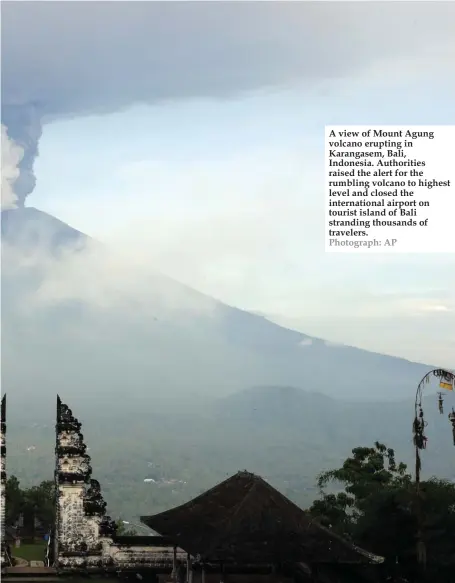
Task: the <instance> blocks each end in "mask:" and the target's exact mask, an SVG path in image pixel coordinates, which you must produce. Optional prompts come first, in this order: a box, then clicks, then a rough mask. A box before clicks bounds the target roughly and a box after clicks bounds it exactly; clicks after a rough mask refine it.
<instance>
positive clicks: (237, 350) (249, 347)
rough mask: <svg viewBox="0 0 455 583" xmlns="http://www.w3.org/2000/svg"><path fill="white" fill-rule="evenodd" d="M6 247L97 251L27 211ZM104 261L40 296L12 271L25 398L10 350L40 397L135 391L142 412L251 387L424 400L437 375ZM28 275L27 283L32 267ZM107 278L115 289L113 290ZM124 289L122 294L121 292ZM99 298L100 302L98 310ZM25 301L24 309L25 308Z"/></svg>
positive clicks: (14, 218)
mask: <svg viewBox="0 0 455 583" xmlns="http://www.w3.org/2000/svg"><path fill="white" fill-rule="evenodd" d="M3 212H5V211H3ZM2 241H3V242H6V243H7V244H8V247H10V248H12V249H13V250H15V251H18V252H20V251H21V250H25V251H27V250H28V249H29V248H30V246H31V245H32V246H33V245H34V246H35V247H34V248H38V249H40V251H41V252H42V254H43V255H44V256H46V254H48V255H52V254H54V253H56V252H57V250H58V249H61V248H63V249H65V248H66V247H69V248H71V246H72V245H74V243H76V244H77V246H78V249H80V248H81V247H82V248H83V247H84V245H86V244H87V243H90V242H91V241H92V239H90V237H88V236H87V235H85V234H83V233H81V232H80V231H77V230H76V229H73V228H72V227H70V226H68V225H66V224H65V223H64V222H62V221H59V220H58V219H56V218H55V217H52V216H51V215H48V214H47V213H43V212H42V211H39V210H37V209H34V208H32V207H25V208H24V209H17V210H13V211H7V214H6V215H4V214H3V213H2ZM21 246H22V247H21ZM103 253H107V251H106V250H105V249H103ZM2 254H3V251H2ZM104 257H106V259H107V258H108V255H105V256H103V262H102V263H98V264H96V265H95V267H93V265H92V266H90V263H89V262H88V261H87V266H86V265H85V263H84V259H85V256H84V255H83V253H82V255H81V258H80V265H78V269H79V271H77V272H76V274H74V273H72V274H71V276H72V277H73V279H70V280H69V282H68V281H66V279H65V277H66V274H65V271H64V269H63V268H64V267H65V263H64V261H63V262H60V264H59V269H58V270H57V271H56V276H55V274H54V273H53V274H52V275H53V276H55V277H54V278H53V279H52V278H51V279H50V280H49V277H48V275H47V273H45V274H44V275H42V276H41V279H40V280H39V281H38V282H34V284H33V285H34V286H35V287H34V288H33V285H31V284H30V282H29V281H28V280H27V278H25V279H20V278H18V276H17V273H15V272H14V271H13V272H12V273H7V274H3V273H2V287H3V286H4V287H5V289H6V290H7V291H8V293H6V294H5V297H2V304H3V314H4V315H6V317H5V318H4V322H2V329H3V334H4V336H3V337H4V339H5V340H6V342H5V345H6V351H5V352H6V354H9V355H10V356H11V361H10V360H8V361H7V364H6V366H5V368H6V372H5V382H6V386H7V387H8V386H9V385H13V386H14V384H17V382H18V380H17V379H18V378H19V379H21V381H20V383H19V384H20V385H22V386H23V385H24V384H25V383H26V381H27V379H28V377H27V375H26V373H24V372H20V368H22V369H23V368H24V366H23V365H24V362H21V361H20V359H19V361H18V359H17V358H16V361H15V357H14V355H13V354H12V350H13V348H12V346H13V344H16V345H17V346H20V347H21V350H20V356H21V358H22V360H23V361H24V360H25V361H26V362H27V363H28V367H27V370H30V371H33V375H34V376H33V383H34V384H36V383H38V384H39V385H41V386H43V390H45V392H46V394H51V391H53V390H54V389H53V387H55V388H56V389H58V390H60V389H59V387H61V384H62V383H66V384H67V385H68V392H69V393H72V392H74V393H75V394H76V395H77V396H78V397H80V396H81V395H82V394H85V392H91V393H92V394H93V390H92V389H89V387H90V386H91V385H93V386H97V391H96V395H98V394H99V395H100V398H101V395H102V396H103V397H102V398H106V397H107V396H108V395H111V396H115V395H117V394H120V392H121V391H122V387H123V386H125V385H126V386H129V387H130V390H132V391H133V393H134V394H135V395H136V397H137V398H139V397H140V398H141V399H145V401H147V399H148V398H149V399H152V397H153V394H156V392H157V391H161V392H170V393H172V392H173V391H174V392H175V394H176V395H177V394H185V393H186V394H191V392H192V391H194V392H201V393H205V394H207V395H209V394H214V395H215V396H216V395H227V394H230V393H233V392H236V391H238V390H240V389H242V388H243V387H245V386H255V385H260V386H261V385H280V386H281V385H289V386H299V387H302V388H306V389H310V390H312V391H314V392H319V393H323V394H326V395H331V396H338V397H341V398H344V399H348V400H349V399H351V400H365V401H372V400H378V399H379V400H382V399H391V400H396V399H402V398H406V397H409V396H410V395H413V394H415V389H416V386H417V384H418V382H419V381H420V379H421V378H422V376H423V375H424V374H425V373H426V372H428V370H430V367H429V366H427V365H423V364H420V363H414V362H412V361H409V360H406V359H402V358H399V357H394V356H387V355H383V354H379V353H375V352H371V351H368V350H364V349H361V348H354V347H349V346H346V345H339V344H333V343H329V342H326V341H324V340H322V339H318V338H314V337H311V336H309V335H307V334H304V333H302V332H298V331H296V330H290V329H288V328H285V327H284V326H280V325H278V324H275V323H274V322H271V321H269V320H268V319H266V318H264V317H262V316H258V315H256V314H253V313H251V312H248V311H245V310H242V309H239V308H235V307H232V306H228V305H226V304H223V303H222V302H220V301H218V300H215V299H213V298H210V297H209V296H206V295H204V294H202V293H200V292H197V291H196V290H191V288H187V287H186V286H184V285H182V284H180V283H178V282H175V281H174V280H172V279H170V278H167V276H161V275H160V274H156V275H154V276H153V277H150V278H148V279H146V280H144V282H142V283H141V285H142V287H141V288H137V287H135V285H136V283H134V282H133V283H130V280H131V279H132V277H133V276H132V272H127V273H126V274H124V273H121V272H120V273H118V274H116V273H115V270H116V269H117V264H115V263H114V264H113V268H112V269H106V270H105V272H103V271H102V269H101V268H103V269H104ZM24 269H25V272H26V273H28V272H29V271H30V267H29V265H28V264H27V263H26V264H25V268H24ZM90 269H91V270H92V271H90ZM106 274H107V275H108V276H109V279H106V281H104V280H103V277H106ZM57 276H58V277H57ZM81 277H83V278H84V280H83V281H82V282H81ZM46 278H47V279H46ZM125 282H126V284H125ZM62 283H63V284H66V287H65V289H64V291H65V293H73V291H74V289H75V288H77V291H78V292H84V294H85V295H84V296H83V297H82V298H77V299H78V301H77V302H73V303H72V304H71V302H70V303H68V302H66V303H65V301H64V300H63V299H62V296H61V295H60V296H59V295H58V293H57V292H56V290H57V289H59V288H57V287H56V286H60V287H61V286H62ZM118 284H122V285H123V286H124V287H123V288H121V290H120V291H118V290H117V288H116V286H117V285H118ZM125 285H126V288H125ZM27 286H28V287H27ZM97 286H98V287H99V288H100V289H98V288H97ZM160 286H161V288H162V289H161V288H160ZM124 288H125V289H126V292H125V293H124V297H123V296H122V293H123V292H124ZM43 290H44V291H43ZM93 290H95V291H97V292H99V293H98V296H97V297H96V300H97V302H96V303H95V302H94V301H93V293H92V292H93ZM44 292H46V293H52V294H53V296H52V297H51V300H52V303H50V304H46V305H45V306H44V307H43V306H41V305H40V307H39V309H38V308H36V309H32V308H29V309H28V310H24V307H23V306H24V305H28V303H29V300H30V298H32V299H33V298H35V297H36V294H37V293H38V294H41V296H43V294H44ZM21 293H24V294H25V295H24V298H26V299H25V300H23V301H22V303H21V302H19V300H18V298H20V297H21V296H20V294H21ZM27 294H28V295H27ZM54 296H55V297H54ZM70 297H71V296H70ZM118 298H120V299H118ZM171 303H173V304H174V305H172V306H169V305H165V304H171ZM193 308H194V309H193ZM50 331H52V332H51V333H50ZM8 339H9V340H14V342H8ZM49 355H52V356H53V358H55V362H54V365H53V368H52V366H50V365H49V366H48V367H47V369H46V367H43V362H45V361H46V360H48V359H49ZM76 370H77V375H76V376H77V377H78V378H79V380H80V384H79V386H77V385H76V381H75V371H76ZM30 374H32V373H31V372H30ZM24 375H25V376H24ZM28 382H32V381H31V379H30V380H29V381H28Z"/></svg>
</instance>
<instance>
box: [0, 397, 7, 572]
mask: <svg viewBox="0 0 455 583" xmlns="http://www.w3.org/2000/svg"><path fill="white" fill-rule="evenodd" d="M0 447H1V457H0V460H1V461H0V466H1V467H0V471H1V479H0V504H1V506H0V537H1V539H0V540H1V551H0V562H1V564H2V565H3V564H4V563H6V545H5V502H6V395H3V397H2V401H1V413H0Z"/></svg>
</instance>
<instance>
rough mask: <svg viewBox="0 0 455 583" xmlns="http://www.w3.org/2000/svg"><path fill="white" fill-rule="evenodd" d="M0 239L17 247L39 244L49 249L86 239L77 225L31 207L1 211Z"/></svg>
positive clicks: (29, 247) (53, 249)
mask: <svg viewBox="0 0 455 583" xmlns="http://www.w3.org/2000/svg"><path fill="white" fill-rule="evenodd" d="M1 224H2V243H8V244H9V245H13V246H15V247H21V248H23V249H24V248H27V249H31V248H37V247H38V248H41V249H45V250H47V251H49V252H51V251H55V250H56V249H58V248H61V247H65V246H74V245H75V244H78V243H81V244H83V243H84V242H85V241H86V240H87V239H88V237H87V235H84V234H83V233H81V232H80V231H78V230H77V229H73V227H70V226H69V225H67V224H66V223H64V222H62V221H60V220H59V219H56V218H55V217H53V216H51V215H49V214H47V213H44V212H42V211H40V210H38V209H36V208H34V207H22V208H17V209H10V210H4V211H2V215H1Z"/></svg>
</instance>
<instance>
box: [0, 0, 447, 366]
mask: <svg viewBox="0 0 455 583" xmlns="http://www.w3.org/2000/svg"><path fill="white" fill-rule="evenodd" d="M4 4H7V5H9V8H8V12H6V16H5V15H4V17H3V20H4V21H5V18H6V19H7V23H6V24H9V26H8V28H6V24H5V22H4V26H5V33H7V34H6V37H5V38H4V39H3V47H2V49H3V55H6V57H5V56H4V57H3V58H4V59H5V62H4V63H2V66H3V69H4V81H3V95H2V97H3V101H4V102H5V100H6V103H7V104H10V105H14V106H20V107H24V110H25V109H26V108H29V107H30V104H33V107H34V108H35V109H34V111H35V110H36V111H37V112H38V114H39V117H40V119H41V120H42V122H43V128H42V136H41V138H40V141H39V156H38V157H37V158H36V161H35V165H34V175H35V176H36V187H35V188H34V190H33V191H32V192H31V193H29V194H28V196H27V198H26V203H25V204H26V205H29V206H35V207H37V208H39V209H41V210H44V211H46V212H49V213H51V214H53V215H55V216H56V217H58V218H59V219H61V220H63V221H65V222H67V223H68V224H70V225H71V226H73V227H75V228H77V229H80V230H81V231H83V232H85V233H87V234H88V235H90V236H92V237H94V238H95V239H98V240H100V241H102V242H105V243H106V244H108V245H110V246H111V247H112V248H113V249H118V250H121V251H122V252H124V253H125V252H126V253H128V254H130V255H131V256H135V257H139V258H140V259H141V260H142V261H144V262H146V263H147V264H148V265H150V266H152V267H153V268H154V269H156V270H158V271H161V272H164V273H166V274H168V275H170V276H172V277H173V278H175V279H177V280H179V281H181V282H183V283H185V284H187V285H189V286H191V287H193V288H195V289H197V290H200V291H202V292H204V293H206V294H208V295H211V296H213V297H215V298H217V299H220V300H222V301H224V302H226V303H228V304H230V305H234V306H237V307H240V308H243V309H247V310H251V311H256V312H260V313H262V314H266V315H268V316H269V317H270V318H271V319H273V320H274V321H276V322H278V323H281V324H283V325H286V326H289V327H293V328H296V329H298V330H301V331H303V332H305V333H307V334H311V335H315V336H319V337H323V338H326V339H328V340H330V341H333V342H342V343H346V344H351V345H354V346H360V347H362V348H367V349H371V350H376V351H380V352H384V353H387V354H392V355H397V356H404V357H406V358H410V359H412V360H417V361H422V362H426V363H429V364H435V365H441V366H447V367H453V366H454V365H455V358H454V354H455V293H454V287H455V259H454V257H453V255H449V254H426V255H423V254H420V255H417V254H409V255H403V254H396V255H390V254H387V255H381V254H375V255H372V256H370V257H368V256H365V255H364V254H362V255H360V254H359V255H355V254H327V253H325V252H324V236H323V235H324V232H323V228H324V223H323V220H324V184H323V166H324V160H323V153H324V145H323V136H324V126H325V125H331V124H340V125H344V124H346V125H347V124H372V125H377V124H403V125H404V124H414V125H418V124H424V125H431V124H455V113H454V110H453V103H454V97H455V75H454V72H455V70H454V69H455V41H454V40H453V38H452V35H451V31H453V24H454V15H455V11H454V6H453V4H452V5H450V4H451V3H437V2H432V3H425V2H420V3H414V2H406V3H394V6H393V5H392V3H375V2H371V3H370V2H368V3H366V2H365V3H363V2H362V3H359V2H356V3H341V2H333V3H331V2H324V3H322V2H315V3H310V2H308V3H286V2H284V3H280V4H281V7H280V4H279V3H249V2H245V3H241V4H243V6H240V3H234V2H231V3H221V2H213V3H193V2H188V3H173V2H168V3H154V2H152V3H141V2H139V3H132V2H118V3H117V2H114V3H109V4H110V6H111V8H109V7H106V4H105V3H102V2H91V3H88V2H74V3H73V2H40V3H36V4H35V3H28V2H21V4H22V5H23V6H25V7H26V9H27V10H28V12H27V11H26V9H25V8H15V9H13V8H14V7H11V5H17V4H18V3H17V2H5V3H4ZM89 4H91V6H89ZM103 4H104V6H103ZM141 4H142V7H140V6H139V5H141ZM261 4H262V6H260V5H261ZM37 5H38V6H37ZM146 5H154V7H153V6H152V7H150V6H149V7H147V6H146ZM216 5H218V8H217V6H216ZM131 7H132V8H131ZM160 7H161V8H160ZM64 10H66V12H62V11H64ZM68 10H69V11H74V14H73V15H72V16H71V17H69V12H68ZM142 10H145V11H147V10H150V11H151V12H150V13H142V12H141V11H142ZM153 10H155V12H153ZM156 10H159V11H158V12H156ZM32 12H33V14H32ZM62 15H63V16H62ZM144 15H145V16H144ZM31 16H33V18H31ZM155 16H156V18H154V17H155ZM62 18H63V20H62ZM65 22H66V23H67V24H66V25H65V24H64V23H65ZM62 23H63V24H62ZM69 23H71V27H70V28H68V27H69ZM145 23H146V24H147V26H146V24H145ZM13 24H14V32H13V26H12V25H13ZM40 25H41V26H40ZM8 31H9V32H8ZM4 36H5V34H4ZM30 54H33V58H30ZM36 104H38V105H36ZM28 110H29V109H28ZM28 110H27V111H28ZM13 134H14V128H12V129H11V135H13ZM17 135H18V136H19V133H17Z"/></svg>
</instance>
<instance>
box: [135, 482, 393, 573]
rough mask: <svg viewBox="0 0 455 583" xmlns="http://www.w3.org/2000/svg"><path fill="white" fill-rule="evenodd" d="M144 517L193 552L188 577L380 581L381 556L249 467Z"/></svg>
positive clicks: (152, 525)
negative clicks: (318, 518) (330, 526)
mask: <svg viewBox="0 0 455 583" xmlns="http://www.w3.org/2000/svg"><path fill="white" fill-rule="evenodd" d="M141 520H142V522H143V523H144V524H146V525H147V526H148V527H149V528H151V529H153V530H154V531H156V532H157V533H159V534H160V535H162V536H166V537H168V538H169V539H171V540H172V541H173V542H174V544H175V546H176V547H177V546H178V547H179V548H181V549H183V550H184V551H185V552H186V553H188V564H187V565H186V568H185V572H186V577H185V578H186V579H187V581H188V583H191V581H192V582H193V583H215V582H216V583H218V582H220V581H222V582H225V581H226V580H227V579H229V581H235V582H236V583H238V582H246V581H255V582H258V583H259V582H264V583H265V582H270V583H275V582H276V583H278V582H282V583H285V582H286V583H287V582H290V581H301V582H304V581H308V582H310V581H313V582H321V583H323V582H324V583H343V582H349V583H355V582H356V581H381V578H380V569H381V568H380V564H381V563H382V562H383V561H384V559H383V558H382V557H379V556H377V555H374V554H372V553H370V552H367V551H365V550H363V549H361V548H359V547H357V546H355V545H353V544H352V543H351V542H349V541H347V540H345V539H343V538H342V537H340V536H338V535H337V534H335V533H334V532H332V531H331V530H329V529H327V528H324V527H323V526H322V525H320V524H319V523H318V522H317V521H315V520H314V519H313V518H312V517H310V516H309V515H308V513H307V512H305V511H304V510H302V509H301V508H299V507H298V506H297V505H296V504H294V503H293V502H291V501H290V500H289V499H288V498H286V497H285V496H284V495H283V494H281V493H280V492H278V491H277V490H276V489H275V488H273V487H272V486H271V485H270V484H268V483H267V482H266V481H265V480H264V479H262V478H261V477H259V476H257V475H255V474H252V473H249V472H246V471H242V472H238V473H237V474H235V475H234V476H232V477H230V478H228V479H227V480H225V481H223V482H221V483H220V484H218V485H217V486H215V487H214V488H211V489H210V490H208V491H207V492H204V493H203V494H201V495H200V496H197V497H196V498H194V499H193V500H191V501H189V502H187V503H186V504H183V505H181V506H178V507H176V508H172V509H171V510H167V511H166V512H161V513H160V514H156V515H154V516H143V517H141ZM190 557H191V558H190ZM190 563H191V564H190Z"/></svg>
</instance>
